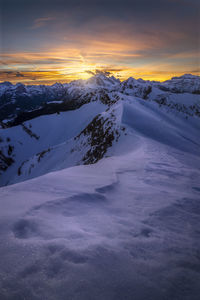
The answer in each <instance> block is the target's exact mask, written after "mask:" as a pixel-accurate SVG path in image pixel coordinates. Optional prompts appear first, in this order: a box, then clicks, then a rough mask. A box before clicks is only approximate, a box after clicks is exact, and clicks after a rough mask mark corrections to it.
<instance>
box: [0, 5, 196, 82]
mask: <svg viewBox="0 0 200 300" xmlns="http://www.w3.org/2000/svg"><path fill="white" fill-rule="evenodd" d="M199 19H200V2H199V0H106V1H105V0H101V1H99V0H96V1H95V0H93V1H92V0H77V1H76V0H17V1H16V0H0V51H1V55H0V81H11V82H13V83H16V82H24V83H26V84H53V83H55V82H69V81H72V80H75V79H79V78H81V79H87V78H89V77H91V76H92V74H94V73H95V72H97V71H103V72H105V71H106V72H110V74H111V75H114V76H115V77H117V78H119V79H120V80H125V79H126V78H128V77H130V76H132V77H134V78H143V79H149V80H160V81H163V80H166V79H169V78H171V77H173V76H180V75H182V74H185V73H191V74H195V75H199V67H200V58H199V56H200V54H199V53H200V29H199V28H200V26H199Z"/></svg>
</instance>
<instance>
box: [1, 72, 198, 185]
mask: <svg viewBox="0 0 200 300" xmlns="http://www.w3.org/2000/svg"><path fill="white" fill-rule="evenodd" d="M185 81H186V82H187V85H186V84H185ZM199 81H200V80H199V78H198V77H197V76H192V75H190V76H189V75H184V76H182V77H180V78H173V79H172V80H171V81H166V82H164V83H162V84H159V83H157V82H150V81H144V80H142V79H138V80H136V79H134V78H129V79H128V80H126V81H124V82H120V81H119V80H117V79H115V78H113V77H107V76H105V75H104V74H97V75H96V76H93V77H92V78H90V79H88V80H86V81H84V80H78V81H74V82H71V83H69V84H66V85H61V84H55V85H53V86H50V87H44V86H35V87H34V86H23V85H22V84H17V85H16V86H13V85H12V84H9V83H5V84H2V87H4V88H3V91H4V92H2V93H3V94H4V95H5V90H6V93H8V91H9V93H10V94H12V97H11V98H12V101H13V103H14V104H13V105H15V104H16V102H17V103H19V100H16V99H18V98H17V97H16V95H18V96H19V99H20V97H21V95H22V103H23V101H24V98H23V95H26V96H27V95H29V96H28V97H29V100H28V101H29V102H30V105H32V103H34V105H35V102H34V101H33V100H31V99H32V97H33V99H35V98H34V97H35V95H36V103H37V96H38V95H42V93H43V92H44V91H45V92H47V94H46V96H45V97H46V98H45V99H46V100H47V99H48V95H49V91H51V93H52V94H51V97H50V101H47V102H46V103H45V104H44V106H43V107H40V108H38V109H35V108H34V109H33V110H30V107H29V111H26V110H25V111H23V112H21V113H19V114H17V115H16V116H14V117H13V118H12V120H10V121H8V120H7V119H6V120H3V121H2V127H3V128H2V129H1V130H0V137H1V142H0V163H1V164H0V171H1V178H0V184H1V185H6V184H10V183H15V182H19V181H23V180H26V179H29V178H33V177H37V176H39V175H42V174H45V173H47V172H50V171H52V170H57V169H61V168H65V167H69V166H74V165H77V164H86V163H95V162H97V161H98V160H99V159H101V158H103V157H105V156H107V155H114V154H115V153H116V151H118V150H117V149H118V148H121V146H120V145H121V143H122V142H121V140H123V139H125V140H124V141H123V143H124V144H126V147H125V148H127V149H128V148H129V147H127V145H129V144H130V140H132V139H133V136H134V137H135V136H138V135H139V136H145V137H146V138H151V139H154V140H156V141H159V142H161V143H165V144H168V145H169V146H173V147H175V148H180V149H182V150H184V151H185V150H187V151H189V152H192V151H193V152H195V153H197V152H198V145H199V144H200V142H199V134H198V130H199V117H200V101H199V95H198V93H194V87H195V89H196V87H197V86H198V82H199ZM194 82H195V86H194ZM163 86H165V87H166V86H167V87H168V88H167V90H163V88H161V87H163ZM175 86H176V89H177V88H179V92H175V91H174V88H175ZM186 89H187V92H183V90H184V91H185V90H186ZM172 90H173V92H172ZM11 91H12V93H11ZM36 91H37V92H36ZM189 91H190V93H189ZM195 91H196V90H195ZM53 95H56V96H55V97H58V98H56V99H57V100H55V101H54V100H53V99H54V98H53ZM63 97H64V98H63ZM9 99H10V98H9ZM58 99H59V100H58ZM61 99H62V100H61ZM10 105H12V104H10ZM22 108H23V107H21V109H22ZM125 116H127V117H125ZM131 120H135V121H131ZM133 132H134V133H133ZM125 133H126V136H125ZM140 138H141V137H140Z"/></svg>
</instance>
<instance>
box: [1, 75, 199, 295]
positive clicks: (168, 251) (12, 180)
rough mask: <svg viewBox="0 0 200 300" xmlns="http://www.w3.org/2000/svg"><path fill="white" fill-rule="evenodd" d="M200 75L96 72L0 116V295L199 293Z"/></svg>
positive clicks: (6, 85) (10, 87)
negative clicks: (160, 78) (154, 77)
mask: <svg viewBox="0 0 200 300" xmlns="http://www.w3.org/2000/svg"><path fill="white" fill-rule="evenodd" d="M199 83H200V78H199V77H198V76H192V75H184V76H181V77H179V78H172V79H171V80H169V81H166V82H163V83H159V82H151V81H144V80H142V79H138V80H136V79H134V78H129V79H128V80H126V81H123V82H119V81H118V80H117V79H115V78H113V77H109V76H105V74H97V75H95V76H94V77H92V78H91V79H89V80H86V81H84V80H78V81H73V82H71V83H69V84H64V85H54V86H51V87H47V90H49V91H51V92H53V91H54V94H55V95H58V93H57V92H58V90H60V91H63V94H62V95H60V96H59V97H58V98H56V99H55V98H53V96H52V98H51V99H50V101H49V100H48V99H47V98H46V103H45V104H44V105H43V104H42V105H41V107H39V106H38V107H36V106H35V104H34V108H33V109H30V107H29V109H27V110H26V109H25V110H23V109H22V107H21V112H20V113H18V112H15V109H13V112H14V113H13V115H12V117H11V116H9V115H7V116H6V118H5V119H2V128H1V129H0V137H1V139H0V173H1V175H0V185H1V188H0V205H1V210H0V219H1V221H0V223H1V226H0V231H1V235H0V254H1V255H0V266H1V270H0V299H5V300H7V299H9V300H15V299H29V300H41V299H48V300H54V299H58V300H65V299H77V300H88V299H92V300H102V299H108V300H116V299H117V300H124V299H128V300H132V299H138V300H139V299H142V300H147V299H166V300H167V299H172V300H175V299H182V300H188V299H190V300H197V299H198V296H199V293H200V289H199V280H200V275H199V274H200V273H199V270H200V257H199V249H200V242H199V241H200V232H199V230H198V228H199V224H200V202H199V199H200V156H199V154H200V135H199V132H200V98H199V97H200V96H199V94H198V87H199ZM16 88H18V87H16V86H13V85H11V84H9V83H4V84H2V85H1V91H2V93H4V92H5V90H7V91H8V90H10V91H11V90H12V93H13V95H15V94H16V91H15V92H14V90H15V89H16ZM24 88H25V90H24ZM35 89H38V90H39V91H41V89H43V90H44V89H45V88H44V87H42V88H41V86H37V87H33V86H32V87H31V88H30V87H27V86H24V87H23V88H22V87H20V93H25V94H27V93H28V94H29V101H30V105H31V103H32V101H33V100H30V99H33V98H32V97H33V93H32V92H31V91H33V90H35ZM56 90H57V92H56ZM10 93H11V92H10ZM12 93H11V94H12ZM11 98H12V97H11ZM11 98H9V99H11ZM9 101H10V100H9ZM12 101H13V104H12V103H11V102H10V105H15V103H16V102H14V98H13V100H12ZM23 101H24V100H23Z"/></svg>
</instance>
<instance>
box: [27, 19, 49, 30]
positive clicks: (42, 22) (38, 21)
mask: <svg viewBox="0 0 200 300" xmlns="http://www.w3.org/2000/svg"><path fill="white" fill-rule="evenodd" d="M53 20H55V17H43V18H38V19H36V20H34V23H33V25H32V26H31V29H37V28H40V27H43V26H45V25H47V23H49V22H50V21H53Z"/></svg>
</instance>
